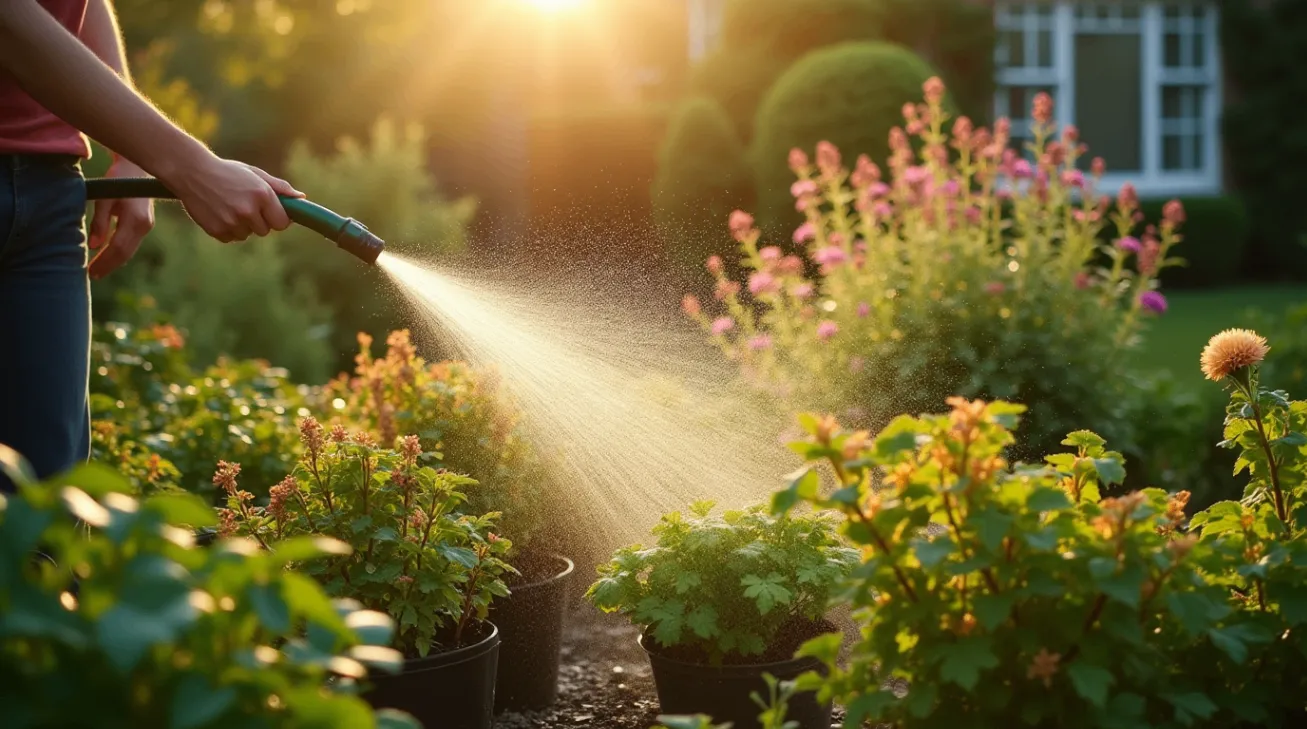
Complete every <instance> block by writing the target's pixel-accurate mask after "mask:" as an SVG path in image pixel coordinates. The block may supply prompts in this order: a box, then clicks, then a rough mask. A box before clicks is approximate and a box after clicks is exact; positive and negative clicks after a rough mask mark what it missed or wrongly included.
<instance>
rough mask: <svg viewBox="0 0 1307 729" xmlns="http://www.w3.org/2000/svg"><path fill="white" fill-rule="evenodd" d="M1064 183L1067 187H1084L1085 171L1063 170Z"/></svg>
mask: <svg viewBox="0 0 1307 729" xmlns="http://www.w3.org/2000/svg"><path fill="white" fill-rule="evenodd" d="M1062 184H1063V185H1066V186H1067V187H1075V188H1081V187H1084V186H1085V173H1083V172H1081V171H1080V170H1062Z"/></svg>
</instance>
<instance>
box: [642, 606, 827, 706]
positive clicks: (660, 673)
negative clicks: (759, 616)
mask: <svg viewBox="0 0 1307 729" xmlns="http://www.w3.org/2000/svg"><path fill="white" fill-rule="evenodd" d="M832 630H834V626H832ZM640 647H641V648H643V649H644V650H645V653H648V654H649V664H650V665H651V666H653V678H654V686H655V687H656V688H657V689H658V704H659V709H660V712H661V713H663V714H691V715H692V714H707V715H708V716H711V717H712V718H713V722H714V723H718V724H721V723H725V722H730V723H731V725H732V727H733V728H734V729H759V727H760V724H759V723H758V714H760V713H762V708H761V707H759V706H758V705H757V704H755V703H754V702H753V698H752V694H753V693H755V692H756V693H757V694H758V696H759V697H761V698H762V699H763V701H766V700H767V697H768V693H767V682H766V681H764V680H763V674H767V673H770V674H771V675H772V676H775V677H776V678H778V679H781V680H789V679H793V678H795V677H797V676H799V675H800V674H802V673H807V672H808V671H812V670H816V671H820V672H822V673H823V674H824V673H825V672H826V670H825V666H824V665H823V664H822V663H821V662H820V661H818V660H816V659H815V658H795V659H791V660H788V661H780V662H777V663H760V664H753V665H725V666H709V665H704V664H697V663H685V662H684V661H678V660H675V659H672V658H669V657H667V656H666V655H664V654H663V653H662V652H660V650H659V648H658V645H657V643H656V642H655V641H654V640H653V639H652V638H650V637H648V636H647V635H642V636H640ZM785 718H786V720H788V721H795V722H798V726H799V729H829V727H830V725H831V705H830V704H819V703H818V702H817V695H816V694H815V693H812V692H804V693H800V694H795V695H794V696H793V697H792V698H791V699H790V702H789V711H788V712H787V713H786V715H785Z"/></svg>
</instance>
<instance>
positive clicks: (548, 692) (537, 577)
mask: <svg viewBox="0 0 1307 729" xmlns="http://www.w3.org/2000/svg"><path fill="white" fill-rule="evenodd" d="M575 569H576V565H574V564H573V563H572V560H570V559H568V558H566V557H558V556H553V557H549V558H547V559H544V560H541V561H540V562H539V563H537V564H534V565H531V566H530V567H524V568H522V572H523V577H524V582H523V583H522V584H515V585H510V587H509V589H510V590H511V591H512V595H510V596H508V597H506V598H501V599H499V600H496V601H495V602H494V603H493V604H492V605H491V607H490V619H491V620H493V621H494V622H495V625H497V626H499V633H500V636H501V638H500V640H501V642H500V644H499V657H500V660H499V678H498V680H497V683H498V685H497V686H496V688H495V712H496V713H499V712H501V711H526V710H530V709H540V708H543V707H546V706H549V705H550V704H552V703H554V699H556V698H558V661H559V652H560V651H561V649H562V645H563V622H564V618H565V617H566V615H567V585H568V582H569V581H570V580H569V578H570V577H571V576H572V573H573V571H574V570H575Z"/></svg>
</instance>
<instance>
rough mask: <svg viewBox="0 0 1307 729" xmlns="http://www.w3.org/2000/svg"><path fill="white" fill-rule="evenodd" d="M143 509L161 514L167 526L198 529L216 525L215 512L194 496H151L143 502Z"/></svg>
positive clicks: (216, 516) (216, 515)
mask: <svg viewBox="0 0 1307 729" xmlns="http://www.w3.org/2000/svg"><path fill="white" fill-rule="evenodd" d="M145 508H147V509H150V510H152V511H156V512H158V513H159V514H162V515H163V518H164V519H165V520H167V522H168V523H169V524H183V525H186V526H190V527H195V528H200V527H207V526H213V525H215V524H217V523H218V514H217V512H215V511H214V510H213V509H212V508H211V507H210V506H209V505H208V504H206V503H204V500H203V499H201V498H200V497H198V496H195V495H194V494H164V495H160V496H152V497H150V498H149V499H148V500H147V501H146V502H145Z"/></svg>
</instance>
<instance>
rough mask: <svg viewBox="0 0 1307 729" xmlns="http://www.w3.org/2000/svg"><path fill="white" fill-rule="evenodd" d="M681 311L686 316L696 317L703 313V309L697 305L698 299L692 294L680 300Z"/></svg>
mask: <svg viewBox="0 0 1307 729" xmlns="http://www.w3.org/2000/svg"><path fill="white" fill-rule="evenodd" d="M681 311H684V312H685V313H686V315H688V316H698V315H699V313H700V312H701V311H703V307H701V306H700V305H699V297H697V296H695V295H694V294H686V295H685V298H684V299H681Z"/></svg>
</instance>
